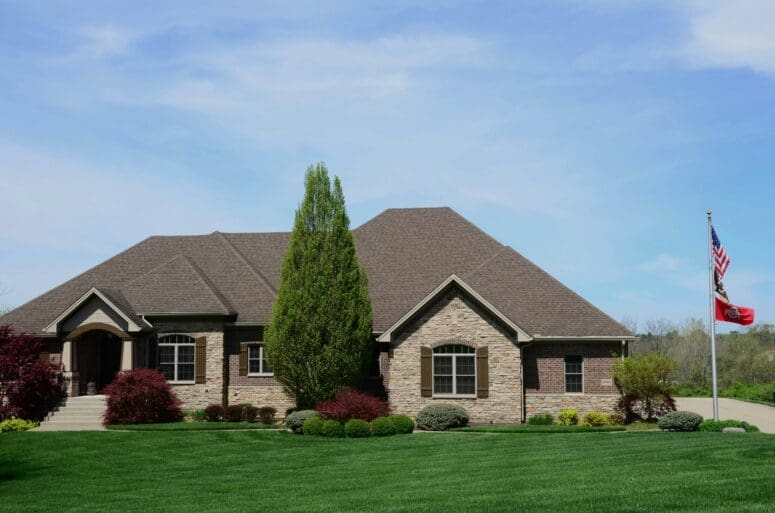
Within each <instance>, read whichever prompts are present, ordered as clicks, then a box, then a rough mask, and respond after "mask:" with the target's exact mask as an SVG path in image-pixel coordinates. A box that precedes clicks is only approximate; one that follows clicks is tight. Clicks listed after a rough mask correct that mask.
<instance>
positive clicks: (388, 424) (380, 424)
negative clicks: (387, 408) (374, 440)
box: [369, 417, 396, 436]
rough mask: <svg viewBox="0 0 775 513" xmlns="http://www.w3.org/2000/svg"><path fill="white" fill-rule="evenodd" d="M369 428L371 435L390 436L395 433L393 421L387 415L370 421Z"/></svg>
mask: <svg viewBox="0 0 775 513" xmlns="http://www.w3.org/2000/svg"><path fill="white" fill-rule="evenodd" d="M369 430H370V431H371V435H372V436H390V435H395V434H396V428H395V426H393V422H392V421H391V420H390V419H389V418H387V417H377V418H376V419H374V420H372V421H371V424H370V425H369Z"/></svg>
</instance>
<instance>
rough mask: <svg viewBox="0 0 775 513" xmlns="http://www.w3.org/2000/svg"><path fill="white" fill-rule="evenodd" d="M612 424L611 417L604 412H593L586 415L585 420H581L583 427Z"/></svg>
mask: <svg viewBox="0 0 775 513" xmlns="http://www.w3.org/2000/svg"><path fill="white" fill-rule="evenodd" d="M611 424H613V422H611V415H609V414H608V413H605V412H602V411H591V412H589V413H586V414H585V415H584V418H583V419H581V425H582V426H594V427H600V426H610V425H611Z"/></svg>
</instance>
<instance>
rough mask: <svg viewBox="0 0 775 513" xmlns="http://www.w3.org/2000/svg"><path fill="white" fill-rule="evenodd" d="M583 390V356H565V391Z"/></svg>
mask: <svg viewBox="0 0 775 513" xmlns="http://www.w3.org/2000/svg"><path fill="white" fill-rule="evenodd" d="M583 392H584V358H583V357H581V356H580V355H569V356H566V357H565V393H566V394H581V393H583Z"/></svg>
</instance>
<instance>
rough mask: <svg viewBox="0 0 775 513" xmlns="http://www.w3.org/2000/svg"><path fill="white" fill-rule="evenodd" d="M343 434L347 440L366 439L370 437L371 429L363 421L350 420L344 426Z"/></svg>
mask: <svg viewBox="0 0 775 513" xmlns="http://www.w3.org/2000/svg"><path fill="white" fill-rule="evenodd" d="M344 433H345V435H347V437H348V438H368V437H370V436H371V429H370V426H369V423H368V422H366V421H365V420H361V419H350V420H348V421H347V424H345V425H344Z"/></svg>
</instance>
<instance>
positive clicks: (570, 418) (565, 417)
mask: <svg viewBox="0 0 775 513" xmlns="http://www.w3.org/2000/svg"><path fill="white" fill-rule="evenodd" d="M578 423H579V411H578V410H574V409H573V408H568V409H567V410H562V411H561V412H560V414H559V415H557V424H559V425H561V426H575V425H576V424H578Z"/></svg>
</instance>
